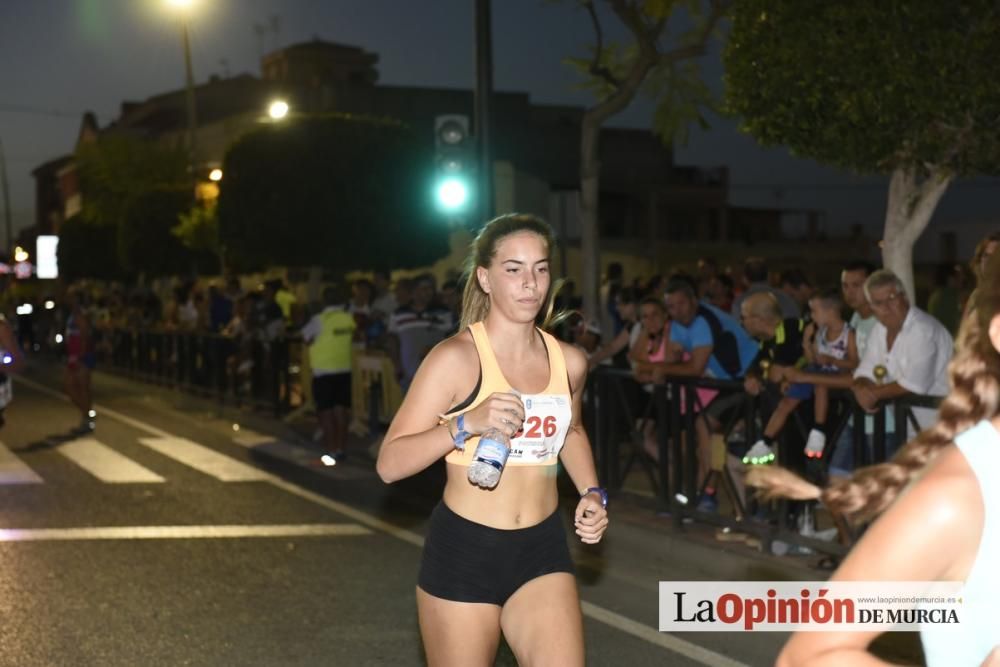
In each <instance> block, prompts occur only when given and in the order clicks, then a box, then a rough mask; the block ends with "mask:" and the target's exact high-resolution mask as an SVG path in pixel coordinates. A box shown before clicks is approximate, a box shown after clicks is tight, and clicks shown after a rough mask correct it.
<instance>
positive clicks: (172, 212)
mask: <svg viewBox="0 0 1000 667" xmlns="http://www.w3.org/2000/svg"><path fill="white" fill-rule="evenodd" d="M190 202H191V197H190V195H188V193H187V191H186V190H183V191H179V192H178V191H170V190H153V191H151V192H147V193H146V194H144V195H142V196H140V197H136V198H134V199H132V200H131V201H130V202H129V207H128V208H127V209H126V210H125V222H123V223H122V224H119V225H118V258H119V260H120V261H121V264H122V268H123V269H125V270H126V271H128V272H129V273H132V274H137V273H144V274H146V275H150V276H165V275H171V274H176V273H186V272H188V271H192V270H197V269H199V268H201V269H206V268H209V269H214V268H215V267H214V266H206V265H205V264H204V263H201V264H199V259H201V258H200V257H198V256H197V254H195V253H193V252H191V251H189V250H188V249H187V248H185V247H184V244H183V243H182V242H181V240H180V239H179V238H178V237H177V235H176V234H175V233H174V232H173V230H174V228H175V227H177V224H178V218H179V217H180V215H181V212H182V211H184V210H185V209H186V208H187V207H188V206H189V205H190Z"/></svg>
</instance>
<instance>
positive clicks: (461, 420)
mask: <svg viewBox="0 0 1000 667" xmlns="http://www.w3.org/2000/svg"><path fill="white" fill-rule="evenodd" d="M455 428H457V429H458V433H456V434H455V438H454V442H455V449H457V450H458V451H460V452H464V451H465V441H466V440H468V439H469V438H470V437H472V434H471V433H469V432H468V431H466V430H465V415H464V414H461V415H459V416H458V419H456V420H455Z"/></svg>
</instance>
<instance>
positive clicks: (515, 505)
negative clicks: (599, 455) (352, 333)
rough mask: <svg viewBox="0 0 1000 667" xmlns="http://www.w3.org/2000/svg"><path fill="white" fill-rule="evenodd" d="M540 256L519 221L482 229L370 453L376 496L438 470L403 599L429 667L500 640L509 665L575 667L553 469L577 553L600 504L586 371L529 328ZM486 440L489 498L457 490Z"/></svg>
mask: <svg viewBox="0 0 1000 667" xmlns="http://www.w3.org/2000/svg"><path fill="white" fill-rule="evenodd" d="M553 244H554V241H553V236H552V231H551V229H550V228H549V226H548V225H547V224H546V223H545V222H543V221H541V220H539V219H537V218H535V217H532V216H528V215H506V216H502V217H499V218H496V219H494V220H492V221H491V222H489V223H488V224H487V225H486V226H485V227H484V228H483V229H482V231H481V232H480V234H479V236H478V237H477V238H476V241H475V242H474V244H473V248H472V256H471V257H470V261H469V265H470V269H471V270H470V272H469V280H468V283H467V285H466V288H465V293H464V297H463V305H462V322H461V327H460V330H459V333H458V334H456V335H455V336H453V337H451V338H449V339H447V340H445V341H443V342H442V343H440V344H439V345H437V346H436V347H435V348H434V349H433V350H431V352H430V353H429V354H428V355H427V357H426V358H425V359H424V361H423V363H422V364H421V366H420V369H419V370H418V371H417V374H416V376H415V378H414V380H413V384H412V386H411V387H410V389H409V391H408V392H407V394H406V398H405V400H404V401H403V404H402V406H401V407H400V409H399V412H398V413H397V414H396V417H395V419H394V420H393V422H392V425H391V426H390V427H389V431H388V433H387V434H386V437H385V441H384V443H383V445H382V448H381V450H380V451H379V457H378V463H377V470H378V473H379V475H380V476H381V478H382V479H383V480H384V481H386V482H394V481H396V480H399V479H402V478H405V477H409V476H410V475H413V474H415V473H418V472H420V471H421V470H423V469H425V468H427V467H428V466H429V465H431V464H432V463H434V462H435V461H437V460H438V459H440V458H442V457H445V460H446V461H447V476H448V479H447V484H446V486H445V490H444V499H443V501H442V502H441V503H440V504H439V505H438V506H437V508H435V510H434V512H433V513H432V515H431V519H430V525H429V527H428V533H427V538H426V542H425V546H424V554H423V560H422V562H421V568H420V575H419V580H418V585H417V611H418V616H419V620H420V632H421V635H422V637H423V641H424V649H425V651H426V653H427V661H428V663H429V664H430V665H432V666H438V665H460V666H462V667H468V666H470V665H490V664H493V660H494V659H495V655H496V651H497V647H498V644H499V641H500V633H501V632H502V633H503V636H504V637H505V639H506V640H507V643H508V644H509V645H510V647H511V650H512V651H513V652H514V655H515V657H516V658H517V660H518V662H519V663H520V664H524V665H558V666H560V667H564V666H572V665H582V664H583V662H584V649H583V623H582V617H581V611H580V601H579V597H578V594H577V590H576V583H575V580H574V576H573V563H572V560H571V559H570V554H569V548H568V545H567V542H566V536H565V533H564V531H563V524H562V521H561V519H560V517H559V515H558V512H557V510H558V496H557V493H556V470H557V466H556V463H557V461H561V462H562V465H563V467H564V468H565V469H566V472H567V473H569V476H570V478H571V479H572V481H573V483H574V484H575V486H576V488H577V489H578V490H579V493H580V500H579V502H578V503H577V506H576V512H575V526H576V534H577V535H578V536H579V538H580V540H581V541H582V542H584V543H585V544H595V543H597V542H599V541H600V539H601V537H602V536H603V534H604V531H605V530H606V529H607V526H608V518H607V511H606V505H607V494H606V492H605V491H604V490H603V489H601V488H599V487H598V485H597V475H596V472H595V469H594V461H593V456H592V453H591V450H590V443H589V441H588V439H587V434H586V433H585V432H584V430H583V426H582V424H581V414H580V413H581V395H582V393H583V389H584V384H585V382H586V377H587V360H586V358H585V357H584V355H583V353H582V352H580V351H579V350H576V349H574V348H573V347H571V346H570V345H567V344H564V343H561V342H559V341H557V340H556V339H554V338H553V337H551V336H550V335H548V334H547V333H545V332H544V331H542V330H541V329H540V328H538V327H536V326H535V323H536V320H537V318H538V316H539V312H540V311H541V309H542V307H543V305H545V304H546V303H549V304H551V299H552V295H551V294H550V276H549V255H550V252H551V250H552V246H553ZM549 312H551V310H550V311H549ZM514 390H516V391H517V392H518V394H515V393H513V391H514ZM487 429H500V430H502V431H504V432H505V433H508V434H510V435H511V436H512V442H511V454H510V458H509V460H508V461H507V465H506V468H505V469H504V471H503V474H502V476H501V477H500V482H499V484H498V485H497V486H496V487H495V488H494V489H492V490H484V489H482V488H480V487H478V486H476V485H473V484H471V483H470V482H469V481H468V478H467V470H468V465H469V464H470V462H471V461H472V457H473V453H474V452H475V450H476V445H477V442H478V437H477V436H478V434H480V433H483V432H484V431H486V430H487Z"/></svg>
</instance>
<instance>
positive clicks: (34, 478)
mask: <svg viewBox="0 0 1000 667" xmlns="http://www.w3.org/2000/svg"><path fill="white" fill-rule="evenodd" d="M41 482H42V478H41V477H39V476H38V473H36V472H35V471H34V470H32V469H31V468H29V467H28V464H27V463H25V462H24V461H22V460H21V459H19V458H17V456H15V455H14V452H12V451H10V450H9V449H7V446H6V445H4V444H3V443H2V442H0V484H40V483H41Z"/></svg>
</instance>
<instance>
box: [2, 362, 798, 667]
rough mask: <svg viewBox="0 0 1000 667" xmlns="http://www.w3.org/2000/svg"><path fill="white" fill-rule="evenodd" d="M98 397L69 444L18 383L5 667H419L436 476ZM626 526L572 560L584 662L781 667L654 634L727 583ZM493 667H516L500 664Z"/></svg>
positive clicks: (157, 393)
mask: <svg viewBox="0 0 1000 667" xmlns="http://www.w3.org/2000/svg"><path fill="white" fill-rule="evenodd" d="M96 388H97V404H98V411H99V415H100V416H99V418H98V426H97V430H96V431H95V432H94V433H93V434H90V435H87V436H84V437H79V436H74V435H73V434H71V429H72V427H73V426H74V425H75V424H76V423H77V421H78V419H77V416H76V415H75V413H74V410H73V409H72V408H71V407H70V405H69V404H68V403H67V402H66V401H65V399H64V398H63V397H62V394H61V392H60V391H59V390H58V377H57V373H56V372H55V369H47V368H46V367H44V366H39V367H36V368H34V369H33V370H32V372H31V373H30V374H29V375H28V376H27V377H26V378H25V379H20V380H18V381H17V383H16V385H15V400H14V403H13V404H12V405H11V406H10V407H9V408H8V409H7V424H6V426H5V427H4V428H3V430H2V431H0V441H2V443H3V448H0V563H2V564H3V567H2V568H0V664H3V665H18V666H22V665H24V666H28V665H74V666H78V665H351V666H354V665H421V664H423V657H422V650H421V645H420V639H419V633H418V630H417V623H416V615H415V605H414V597H413V589H414V584H415V581H416V573H417V568H418V566H419V557H420V545H421V543H422V539H423V538H422V535H423V533H424V527H425V523H426V517H427V515H428V513H429V511H430V508H431V507H432V506H433V503H434V502H435V501H436V498H435V494H436V493H439V488H440V486H439V482H440V479H439V478H438V477H437V476H436V474H435V472H434V471H432V472H431V473H429V474H428V475H425V476H424V477H423V478H421V479H418V480H413V481H410V482H406V483H403V484H401V485H396V486H393V487H386V486H385V485H383V484H382V483H381V482H380V481H379V480H378V479H377V478H376V477H375V475H374V473H373V471H372V468H371V463H370V461H365V460H363V459H362V460H358V458H359V457H355V460H354V461H349V462H348V463H347V464H345V465H343V466H338V467H337V468H336V469H332V470H331V469H322V468H318V467H315V466H313V465H311V461H312V460H313V459H314V452H313V451H311V450H309V449H308V447H306V446H303V442H302V441H301V440H300V439H297V438H296V437H295V436H294V435H293V434H291V430H290V429H288V428H287V425H284V424H281V423H279V422H271V421H269V420H268V419H266V418H263V417H247V416H245V415H240V414H238V413H236V412H234V411H231V410H228V411H222V410H220V409H218V407H217V406H213V405H212V404H211V403H207V402H201V401H198V400H194V399H192V398H190V397H186V396H182V395H179V394H175V393H171V392H164V391H161V390H158V389H151V388H149V387H147V386H144V385H141V384H138V383H133V382H128V381H125V380H121V379H118V378H111V377H108V376H103V375H98V376H97V381H96ZM234 424H238V425H239V427H240V428H239V430H238V431H237V430H234ZM612 510H614V508H612ZM569 516H570V512H569V505H567V511H566V512H565V517H566V519H567V522H568V519H569ZM614 516H615V515H614V513H612V517H613V520H614ZM626 519H627V517H624V516H622V517H620V519H619V520H617V521H615V522H614V524H613V526H612V529H611V530H610V531H609V534H608V537H607V540H606V542H605V543H604V544H602V545H599V546H598V547H586V546H583V545H580V544H579V543H576V544H574V545H573V554H574V558H575V560H576V562H577V565H578V568H579V571H580V577H579V581H580V588H581V596H582V599H583V601H584V613H585V625H586V627H585V630H586V640H587V655H588V663H589V664H592V665H634V666H640V665H677V666H679V667H689V666H690V667H699V666H706V665H707V666H712V667H724V666H725V667H736V666H738V665H769V664H771V663H772V662H773V660H774V656H775V655H776V654H777V651H778V650H779V648H780V646H781V643H782V642H783V641H784V636H781V635H775V634H753V633H749V634H737V633H733V634H707V633H705V634H685V635H680V636H673V635H668V634H665V633H659V632H657V631H656V625H657V582H658V581H659V580H661V579H712V578H719V577H720V576H723V577H724V576H726V568H727V567H732V566H731V564H727V563H728V561H723V560H719V561H717V562H715V561H714V560H713V558H711V557H706V554H708V555H709V556H710V555H711V551H708V550H706V548H702V547H700V548H698V549H689V548H686V547H684V548H681V547H679V546H677V544H676V542H668V541H666V540H665V538H664V536H663V533H662V532H661V531H657V530H656V529H655V528H650V527H649V526H648V525H646V524H644V523H643V522H640V521H630V520H626ZM647 523H648V522H647ZM570 534H571V533H570ZM571 535H572V534H571ZM744 571H745V570H733V573H734V575H733V576H739V575H740V574H741V573H743V572H744ZM762 576H766V574H764V573H762ZM497 664H500V665H508V664H510V665H512V664H514V660H513V658H512V656H511V655H510V653H509V651H508V650H506V649H505V648H502V649H501V652H500V655H499V656H498V659H497Z"/></svg>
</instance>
